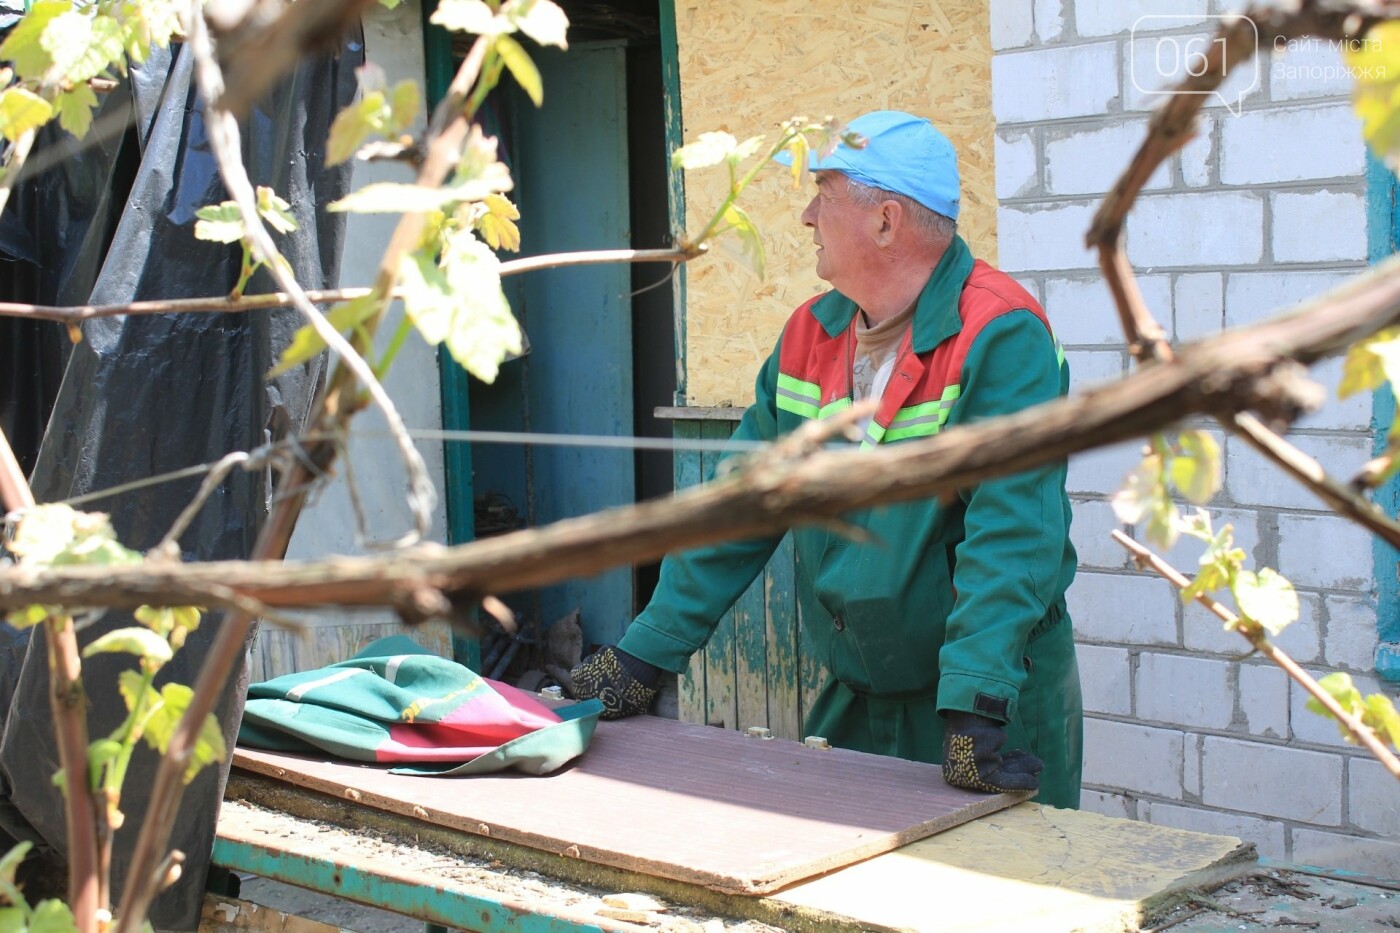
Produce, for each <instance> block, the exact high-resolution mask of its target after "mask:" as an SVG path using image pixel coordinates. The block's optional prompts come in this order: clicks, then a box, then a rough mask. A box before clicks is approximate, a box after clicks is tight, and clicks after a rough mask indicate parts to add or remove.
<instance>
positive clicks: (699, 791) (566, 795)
mask: <svg viewBox="0 0 1400 933" xmlns="http://www.w3.org/2000/svg"><path fill="white" fill-rule="evenodd" d="M233 764H234V767H236V768H241V769H244V770H247V771H251V772H255V773H258V774H262V775H266V776H268V777H272V778H275V779H278V780H281V781H286V782H288V783H290V784H293V785H296V786H298V787H303V788H307V789H310V790H315V791H319V792H322V793H326V794H331V795H334V796H336V797H341V798H347V797H348V798H350V799H352V800H355V801H357V802H358V803H359V804H361V805H364V806H370V807H375V808H378V809H381V810H385V811H388V812H391V813H396V814H400V815H402V816H405V817H409V818H412V819H418V820H423V821H425V822H428V823H433V824H436V825H440V826H445V827H449V828H452V829H457V830H461V831H463V832H467V833H475V834H479V835H485V836H489V837H491V838H492V839H497V840H503V841H506V842H513V843H519V844H522V845H526V846H531V847H533V848H537V849H542V850H545V851H548V852H553V853H556V854H561V855H565V856H569V857H574V858H580V859H585V860H587V861H590V862H596V863H598V864H602V865H609V866H612V867H615V868H622V869H626V870H630V871H637V872H640V873H643V874H649V875H657V876H660V877H663V878H672V879H675V880H677V881H684V882H689V883H692V884H698V885H701V886H704V887H707V888H711V889H713V890H716V891H721V892H724V893H727V894H767V893H770V892H772V891H776V890H778V889H780V888H783V887H786V886H787V885H790V884H793V883H795V882H798V881H802V880H805V879H807V878H811V877H814V876H816V875H820V874H823V873H825V872H828V871H831V870H833V869H836V868H841V867H843V866H845V865H849V864H851V863H853V862H857V861H860V860H862V859H866V858H869V857H870V856H873V855H878V854H880V853H882V852H888V851H890V850H892V849H895V848H898V847H899V846H902V845H904V844H906V843H909V842H913V841H915V840H917V839H922V838H924V837H926V836H931V835H933V834H934V833H938V832H942V831H943V830H946V829H951V828H952V827H954V826H957V825H959V824H961V823H965V822H967V821H968V820H972V819H975V818H977V817H979V816H982V815H985V814H987V813H992V812H995V811H997V810H1000V809H1003V808H1005V807H1008V806H1011V805H1012V804H1014V803H1017V802H1019V801H1021V800H1024V799H1026V797H1027V796H1029V795H1027V794H994V795H987V794H975V793H972V792H969V791H964V790H959V789H957V788H953V787H949V786H948V785H946V784H945V783H944V782H943V777H942V773H941V769H940V768H939V767H938V766H937V765H928V764H920V763H917V762H912V761H903V760H901V759H897V758H886V757H882V756H879V755H869V754H864V753H861V752H852V751H847V750H844V749H826V750H820V749H814V748H808V747H806V746H805V745H803V744H801V743H799V742H793V741H788V740H785V739H760V738H753V737H749V736H747V735H745V734H743V733H740V732H734V731H730V730H726V729H716V728H713V727H708V726H699V725H691V724H687V723H680V722H675V721H673V720H669V719H660V718H656V717H651V716H642V717H636V718H633V719H626V720H621V721H617V722H604V723H600V724H599V727H598V731H597V734H596V735H595V737H594V740H593V743H592V744H591V745H590V746H589V748H588V751H587V752H586V753H585V754H584V755H583V757H582V758H581V759H579V760H578V761H577V762H575V763H574V764H573V765H572V766H571V767H568V768H566V769H563V770H561V771H559V772H556V773H554V774H551V775H546V776H543V777H533V776H527V775H520V774H500V775H480V776H474V777H462V778H435V777H415V776H409V775H396V774H390V773H389V771H388V766H387V765H382V766H381V765H362V764H356V763H353V762H345V761H329V760H323V759H317V758H310V757H305V756H298V755H286V754H279V753H274V752H265V751H258V750H254V749H244V748H239V749H237V750H236V751H235V753H234V761H233Z"/></svg>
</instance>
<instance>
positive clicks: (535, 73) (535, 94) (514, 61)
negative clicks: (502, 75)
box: [496, 36, 544, 107]
mask: <svg viewBox="0 0 1400 933" xmlns="http://www.w3.org/2000/svg"><path fill="white" fill-rule="evenodd" d="M496 54H498V55H500V56H501V61H503V62H505V63H506V67H507V68H509V69H510V73H511V75H513V76H514V77H515V80H516V83H517V84H519V85H520V89H521V90H522V91H524V92H525V93H526V95H527V96H528V97H529V98H530V101H531V102H532V103H533V104H534V105H535V106H536V107H540V106H543V104H544V79H543V78H541V77H540V70H539V69H538V68H536V67H535V62H534V60H533V59H531V58H530V53H529V52H526V51H525V47H524V46H522V45H521V44H520V43H519V42H516V41H515V40H514V39H512V38H511V37H510V36H497V37H496Z"/></svg>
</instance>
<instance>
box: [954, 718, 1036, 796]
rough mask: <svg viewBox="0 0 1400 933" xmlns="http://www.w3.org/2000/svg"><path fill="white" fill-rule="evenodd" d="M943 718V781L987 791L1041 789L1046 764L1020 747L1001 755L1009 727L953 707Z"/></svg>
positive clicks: (964, 787)
mask: <svg viewBox="0 0 1400 933" xmlns="http://www.w3.org/2000/svg"><path fill="white" fill-rule="evenodd" d="M944 719H945V724H944V731H943V780H945V781H947V782H948V783H949V784H951V785H952V786H954V787H961V788H963V789H964V790H975V791H981V792H983V793H987V794H1000V793H1003V792H1005V791H1025V790H1039V789H1040V772H1041V771H1042V770H1044V768H1045V765H1044V763H1043V762H1041V760H1040V759H1039V758H1037V757H1035V756H1034V755H1032V754H1031V753H1030V752H1026V751H1021V750H1019V749H1017V750H1013V751H1009V752H1006V753H1005V754H1002V753H1001V746H1002V745H1003V744H1005V742H1006V730H1005V729H1004V728H1002V725H1001V723H999V722H997V721H996V720H995V719H989V718H987V717H986V716H980V715H978V714H977V713H965V712H962V711H961V710H950V711H949V712H948V713H946V714H945V715H944Z"/></svg>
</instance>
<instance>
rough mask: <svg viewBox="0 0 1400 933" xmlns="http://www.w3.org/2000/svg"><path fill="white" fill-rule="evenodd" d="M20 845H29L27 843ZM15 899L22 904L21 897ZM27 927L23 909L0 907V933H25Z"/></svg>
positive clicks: (27, 919)
mask: <svg viewBox="0 0 1400 933" xmlns="http://www.w3.org/2000/svg"><path fill="white" fill-rule="evenodd" d="M22 844H23V845H29V843H27V842H26V843H22ZM16 893H18V892H16ZM12 899H14V898H12ZM17 899H18V900H19V901H20V902H21V903H23V902H24V898H23V895H21V896H20V897H19V898H17ZM28 926H29V917H28V916H27V915H26V914H25V912H24V908H23V907H0V933H25V931H26V929H27V928H28Z"/></svg>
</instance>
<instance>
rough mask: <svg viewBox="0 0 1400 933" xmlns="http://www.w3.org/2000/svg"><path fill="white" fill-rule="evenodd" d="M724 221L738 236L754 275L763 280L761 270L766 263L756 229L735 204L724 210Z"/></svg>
mask: <svg viewBox="0 0 1400 933" xmlns="http://www.w3.org/2000/svg"><path fill="white" fill-rule="evenodd" d="M724 220H725V223H727V224H729V226H730V228H731V229H733V231H734V232H735V233H736V234H737V235H738V237H739V242H740V244H741V245H742V250H743V256H744V258H745V259H747V260H748V262H749V266H750V267H751V268H752V269H753V271H754V274H755V275H757V276H758V277H759V278H760V279H761V278H763V270H764V268H765V266H766V264H767V263H766V257H765V256H764V252H763V237H762V235H761V234H759V232H758V227H756V226H755V225H754V222H753V221H752V220H750V219H749V215H748V214H746V213H744V211H743V210H742V209H741V208H740V207H739V206H738V205H737V204H731V205H729V207H727V208H725V211H724Z"/></svg>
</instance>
